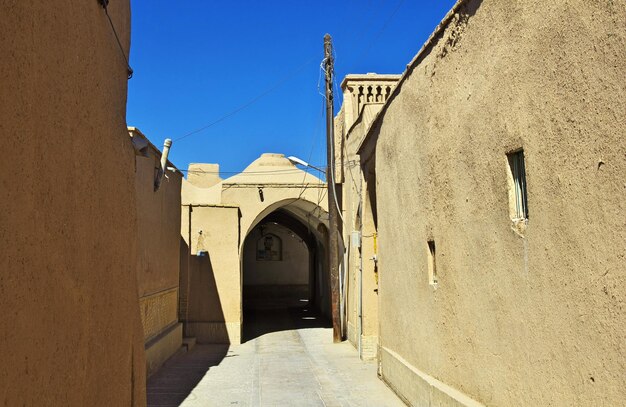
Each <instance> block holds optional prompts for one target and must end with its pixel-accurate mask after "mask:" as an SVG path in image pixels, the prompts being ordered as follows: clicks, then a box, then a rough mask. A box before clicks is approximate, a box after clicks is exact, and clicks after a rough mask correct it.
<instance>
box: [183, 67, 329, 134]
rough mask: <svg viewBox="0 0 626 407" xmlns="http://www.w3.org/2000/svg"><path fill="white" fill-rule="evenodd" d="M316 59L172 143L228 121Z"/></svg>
mask: <svg viewBox="0 0 626 407" xmlns="http://www.w3.org/2000/svg"><path fill="white" fill-rule="evenodd" d="M316 59H317V58H316V57H315V58H311V59H309V60H308V61H306V62H305V63H304V64H302V65H300V66H299V67H298V68H296V69H295V70H294V71H292V72H291V73H289V74H287V75H286V76H284V77H283V78H282V79H281V80H280V81H278V82H276V84H274V86H272V87H270V88H269V89H267V90H265V91H264V92H262V93H260V94H259V95H257V96H255V97H254V98H252V99H250V100H249V101H248V102H246V103H244V104H243V105H241V106H239V107H237V108H236V109H234V110H231V111H230V112H228V113H226V114H225V115H223V116H222V117H220V118H218V119H216V120H214V121H212V122H211V123H209V124H207V125H205V126H202V127H200V128H198V129H196V130H193V131H190V132H189V133H186V134H183V135H182V136H180V137H178V138H176V139H174V141H178V140H182V139H184V138H187V137H189V136H192V135H194V134H197V133H200V132H202V131H204V130H206V129H208V128H209V127H213V126H215V125H216V124H218V123H220V122H223V121H224V120H226V119H228V118H229V117H231V116H234V115H235V114H237V113H239V112H241V111H242V110H244V109H245V108H247V107H249V106H251V105H253V104H254V103H256V102H257V101H259V100H260V99H262V98H263V97H264V96H267V95H269V94H270V93H272V92H273V91H274V90H276V89H278V88H279V87H280V86H281V85H283V84H284V83H285V82H287V81H288V80H290V79H291V78H293V77H294V76H295V75H296V74H298V73H299V72H300V71H302V70H303V69H304V68H306V66H307V65H309V64H310V63H311V62H313V61H315V60H316Z"/></svg>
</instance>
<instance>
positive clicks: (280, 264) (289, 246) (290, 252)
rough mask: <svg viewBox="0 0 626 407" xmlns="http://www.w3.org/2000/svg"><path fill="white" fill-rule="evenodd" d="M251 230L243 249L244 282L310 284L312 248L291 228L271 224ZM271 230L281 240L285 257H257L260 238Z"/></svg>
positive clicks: (247, 283) (249, 283)
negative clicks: (310, 255)
mask: <svg viewBox="0 0 626 407" xmlns="http://www.w3.org/2000/svg"><path fill="white" fill-rule="evenodd" d="M263 233H264V234H263V235H262V234H261V231H260V229H259V227H256V228H254V229H253V230H252V232H250V234H249V235H248V237H247V238H246V242H245V245H244V249H243V284H244V285H251V286H254V285H308V284H309V249H308V248H307V247H306V243H304V242H303V241H302V239H300V237H299V236H298V235H295V234H294V233H293V232H291V231H290V230H289V229H287V228H285V227H283V226H281V225H274V224H268V225H265V227H264V228H263ZM268 233H271V234H273V235H275V236H277V237H278V238H279V239H281V241H282V259H281V260H280V261H266V260H257V259H256V250H257V241H258V240H259V239H263V236H264V235H266V234H268Z"/></svg>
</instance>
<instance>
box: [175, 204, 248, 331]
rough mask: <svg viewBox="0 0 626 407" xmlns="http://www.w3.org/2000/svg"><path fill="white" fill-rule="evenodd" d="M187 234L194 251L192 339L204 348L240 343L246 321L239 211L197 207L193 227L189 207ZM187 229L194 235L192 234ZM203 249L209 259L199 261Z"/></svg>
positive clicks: (189, 315)
mask: <svg viewBox="0 0 626 407" xmlns="http://www.w3.org/2000/svg"><path fill="white" fill-rule="evenodd" d="M182 230H183V237H184V238H185V242H186V244H188V245H189V244H190V249H191V252H190V253H191V256H189V283H188V288H184V289H185V290H189V291H188V292H189V296H188V299H187V304H186V307H187V311H186V315H184V316H183V318H184V319H185V320H186V321H187V322H188V325H187V329H188V330H187V331H186V332H185V334H186V336H195V337H196V338H197V340H198V342H200V343H202V342H214V343H215V342H218V343H219V342H222V343H223V342H226V343H239V341H240V340H241V332H240V329H241V318H242V315H241V271H240V263H239V209H238V208H234V207H211V206H204V207H202V206H195V207H193V208H192V212H191V228H189V214H188V208H187V207H184V208H183V216H182ZM185 230H188V232H187V233H186V235H185V233H184V231H185ZM189 242H190V243H189ZM201 250H206V251H207V255H206V256H197V253H198V251H201ZM182 284H186V282H185V281H183V282H181V285H182Z"/></svg>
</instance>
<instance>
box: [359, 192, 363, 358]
mask: <svg viewBox="0 0 626 407" xmlns="http://www.w3.org/2000/svg"><path fill="white" fill-rule="evenodd" d="M361 182H362V181H361ZM360 190H361V191H360V193H359V211H360V212H361V213H359V243H360V247H359V359H363V344H362V340H361V337H362V336H363V184H362V183H361V188H360Z"/></svg>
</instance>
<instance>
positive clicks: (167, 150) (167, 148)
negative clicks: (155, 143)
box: [154, 138, 172, 191]
mask: <svg viewBox="0 0 626 407" xmlns="http://www.w3.org/2000/svg"><path fill="white" fill-rule="evenodd" d="M171 146H172V139H169V138H166V139H165V142H164V143H163V152H162V153H161V166H160V167H159V171H158V172H157V175H156V177H155V179H154V190H155V191H158V190H159V187H160V186H161V180H162V179H163V174H164V173H165V168H166V166H167V156H168V155H169V154H170V147H171Z"/></svg>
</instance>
